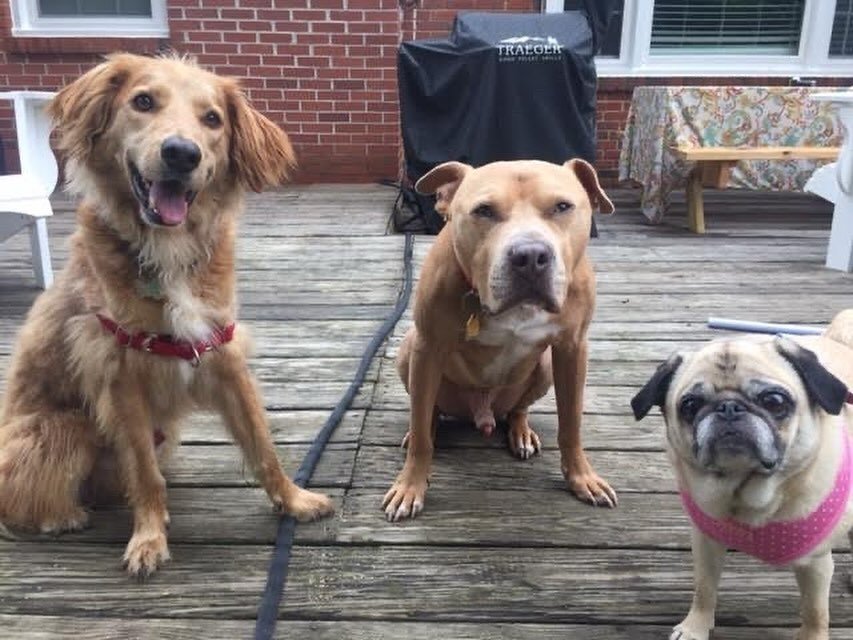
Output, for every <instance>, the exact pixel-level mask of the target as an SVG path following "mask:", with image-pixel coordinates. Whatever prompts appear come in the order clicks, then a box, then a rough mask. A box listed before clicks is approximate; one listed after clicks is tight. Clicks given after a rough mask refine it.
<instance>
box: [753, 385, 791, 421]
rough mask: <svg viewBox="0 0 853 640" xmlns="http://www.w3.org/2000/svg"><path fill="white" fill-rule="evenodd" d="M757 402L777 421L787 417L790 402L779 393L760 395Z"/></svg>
mask: <svg viewBox="0 0 853 640" xmlns="http://www.w3.org/2000/svg"><path fill="white" fill-rule="evenodd" d="M758 401H759V402H760V403H761V406H762V407H763V408H764V410H765V411H767V413H769V414H770V415H771V416H773V417H774V418H777V419H778V418H784V417H785V416H787V415H788V412H789V410H790V407H791V402H790V400H789V399H788V398H787V396H785V394H783V393H780V392H779V391H768V392H766V393H762V394H761V396H759V398H758Z"/></svg>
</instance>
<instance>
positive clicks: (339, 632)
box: [0, 615, 853, 640]
mask: <svg viewBox="0 0 853 640" xmlns="http://www.w3.org/2000/svg"><path fill="white" fill-rule="evenodd" d="M0 626H2V628H4V629H8V631H9V633H10V634H13V637H15V638H16V639H19V640H54V639H55V638H56V637H57V634H62V635H64V636H67V637H85V638H88V639H89V640H199V638H223V639H224V638H228V639H233V638H249V637H251V635H252V631H253V630H254V622H252V621H249V620H233V621H232V620H204V619H192V620H181V619H170V618H154V619H148V620H127V619H123V618H97V619H92V618H62V617H57V616H4V615H0ZM278 629H279V637H283V638H312V639H314V640H342V639H344V638H345V639H346V640H400V638H407V639H408V640H435V639H436V638H447V639H452V640H566V639H567V638H568V639H572V638H582V639H583V640H660V639H661V638H665V637H666V635H667V633H668V631H669V627H668V626H666V627H665V626H653V625H625V626H620V625H601V626H598V625H585V624H547V623H546V624H529V623H524V624H472V623H452V622H451V623H444V622H442V623H420V622H401V621H395V622H362V621H353V620H343V621H338V622H326V621H320V622H303V621H300V620H287V621H282V622H280V623H279V627H278ZM792 634H793V629H790V628H787V629H786V628H780V627H776V628H768V627H751V628H742V629H738V628H733V627H720V626H718V627H717V628H716V630H715V633H714V640H756V638H761V639H762V640H790V639H791V637H792ZM832 637H833V638H834V639H836V640H853V629H849V628H848V629H839V628H834V629H833V635H832Z"/></svg>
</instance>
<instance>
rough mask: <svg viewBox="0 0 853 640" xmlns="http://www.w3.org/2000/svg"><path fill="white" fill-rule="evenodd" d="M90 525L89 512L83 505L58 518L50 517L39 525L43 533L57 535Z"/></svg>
mask: <svg viewBox="0 0 853 640" xmlns="http://www.w3.org/2000/svg"><path fill="white" fill-rule="evenodd" d="M87 526H89V514H88V512H87V511H86V510H85V509H84V508H83V507H77V508H76V509H73V510H72V511H70V512H69V513H66V514H64V515H62V516H61V517H58V518H48V519H46V520H44V521H42V523H41V524H40V525H39V531H41V533H45V534H50V535H57V534H60V533H65V532H66V531H80V530H81V529H85V528H86V527H87Z"/></svg>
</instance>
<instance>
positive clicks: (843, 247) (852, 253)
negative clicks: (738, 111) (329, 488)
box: [805, 91, 853, 273]
mask: <svg viewBox="0 0 853 640" xmlns="http://www.w3.org/2000/svg"><path fill="white" fill-rule="evenodd" d="M811 97H812V98H813V99H814V100H826V101H829V102H832V103H834V104H835V106H836V108H837V109H838V117H839V119H840V120H841V125H842V127H843V129H844V144H843V146H842V147H841V152H840V153H839V154H838V162H833V163H832V164H828V165H825V166H823V167H820V168H819V169H818V170H817V171H815V172H814V173H813V174H812V177H811V178H809V181H808V182H806V186H805V190H806V191H808V192H810V193H814V194H815V195H818V196H820V197H821V198H823V199H824V200H828V201H829V202H832V203H834V204H835V209H834V212H833V214H832V229H831V231H830V232H829V246H828V247H827V249H826V266H827V267H828V268H830V269H838V270H840V271H847V272H848V273H849V272H851V271H853V91H839V92H835V93H816V94H812V96H811Z"/></svg>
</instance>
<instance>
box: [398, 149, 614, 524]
mask: <svg viewBox="0 0 853 640" xmlns="http://www.w3.org/2000/svg"><path fill="white" fill-rule="evenodd" d="M416 188H417V190H418V191H419V192H420V193H423V194H436V196H437V202H436V209H437V210H438V211H439V212H440V213H441V214H442V215H444V216H445V217H446V218H447V220H448V224H447V225H446V226H445V227H444V229H443V230H442V231H441V233H440V234H439V235H438V237H437V238H436V241H435V244H434V245H433V246H432V248H431V249H430V251H429V254H428V255H427V257H426V260H425V262H424V265H423V268H422V270H421V279H420V283H419V285H418V289H417V296H416V301H415V308H414V320H415V324H414V327H412V329H411V330H410V331H409V332H408V334H407V335H406V337H405V339H404V340H403V343H402V345H401V346H400V352H399V356H398V358H397V369H398V371H399V373H400V376H401V378H402V379H403V383H404V385H405V386H406V390H407V391H408V392H409V395H410V401H411V419H410V427H409V433H408V434H407V435H406V438H405V440H404V444H407V445H408V450H407V454H406V463H405V465H404V467H403V470H402V471H401V472H400V475H399V476H398V477H397V480H396V481H395V482H394V485H393V486H392V487H391V489H390V490H389V491H388V493H387V494H386V495H385V499H384V501H383V508H384V509H385V514H386V517H387V518H388V519H389V520H392V521H397V520H400V519H402V518H407V517H415V516H416V515H417V514H418V513H420V512H421V510H422V509H423V506H424V495H425V493H426V488H427V484H428V478H429V474H430V465H431V463H432V455H433V440H434V435H435V426H436V422H437V420H438V416H439V414H444V415H448V416H453V417H457V418H462V419H468V420H473V421H474V422H475V424H476V425H477V428H478V429H480V430H481V431H482V432H483V433H484V434H485V435H490V434H491V433H492V432H493V430H494V428H495V417H496V416H497V417H499V418H504V417H505V418H506V419H507V420H508V423H509V448H510V450H511V451H512V452H513V453H514V454H515V455H516V456H517V457H519V458H522V459H525V458H528V457H529V456H531V455H532V454H534V453H535V452H536V451H538V450H539V447H540V443H539V437H538V436H537V435H536V433H534V432H533V430H532V429H531V428H530V426H529V425H528V423H527V409H528V407H529V406H530V405H531V404H533V402H535V401H536V400H537V399H539V398H541V397H542V396H544V395H545V394H546V393H547V392H548V389H550V388H551V385H552V384H555V385H556V397H557V414H558V421H559V435H558V441H559V446H560V454H561V458H562V469H563V475H564V476H565V478H566V482H567V483H568V487H569V489H570V490H571V491H572V492H573V493H574V494H575V495H576V496H577V497H578V498H580V499H581V500H585V501H586V502H589V503H591V504H596V505H607V506H611V507H612V506H615V505H616V494H615V492H614V491H613V489H611V487H610V485H609V484H608V483H607V482H606V481H605V480H603V479H602V478H600V477H599V476H598V474H597V473H596V472H595V470H594V469H593V468H592V465H591V464H590V463H589V461H588V460H587V458H586V455H585V454H584V451H583V447H582V446H581V438H580V426H581V413H582V410H583V390H584V383H585V380H586V367H587V339H586V333H587V327H588V325H589V322H590V319H591V318H592V312H593V306H594V302H595V277H594V274H593V271H592V266H591V264H590V261H589V259H588V258H587V256H586V246H587V243H588V241H589V234H590V227H591V224H592V212H593V209H594V208H598V209H600V210H601V211H602V212H603V213H612V212H613V203H611V202H610V200H609V199H608V197H607V196H606V195H605V193H604V191H603V190H602V189H601V186H600V185H599V183H598V177H597V175H596V173H595V170H594V169H593V168H592V166H590V165H589V164H588V163H587V162H584V161H583V160H578V159H575V160H570V161H568V162H566V163H565V164H563V165H557V164H551V163H548V162H540V161H534V160H524V161H517V162H495V163H492V164H488V165H486V166H483V167H481V168H478V169H474V168H473V167H470V166H468V165H466V164H462V163H460V162H447V163H444V164H442V165H440V166H438V167H436V168H435V169H433V170H432V171H430V172H429V173H427V174H426V175H425V176H423V177H422V178H421V179H420V180H419V181H418V183H417V185H416Z"/></svg>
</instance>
